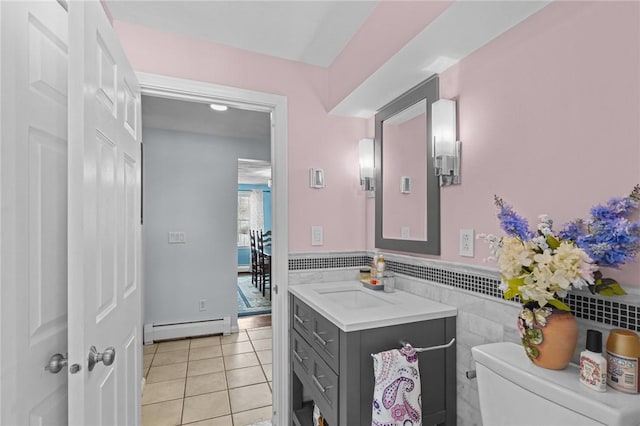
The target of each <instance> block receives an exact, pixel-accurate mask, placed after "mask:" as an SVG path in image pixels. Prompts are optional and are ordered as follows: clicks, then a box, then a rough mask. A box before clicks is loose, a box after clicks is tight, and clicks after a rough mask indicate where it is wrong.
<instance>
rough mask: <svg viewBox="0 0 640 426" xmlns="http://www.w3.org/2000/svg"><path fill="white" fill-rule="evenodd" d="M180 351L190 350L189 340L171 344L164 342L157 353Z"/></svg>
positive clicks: (176, 341) (175, 341)
mask: <svg viewBox="0 0 640 426" xmlns="http://www.w3.org/2000/svg"><path fill="white" fill-rule="evenodd" d="M180 349H189V340H188V339H185V340H174V341H171V342H162V343H160V344H159V345H158V350H157V351H156V352H157V353H160V352H170V351H179V350H180Z"/></svg>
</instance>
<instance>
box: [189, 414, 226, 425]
mask: <svg viewBox="0 0 640 426" xmlns="http://www.w3.org/2000/svg"><path fill="white" fill-rule="evenodd" d="M184 424H185V425H187V424H188V425H189V426H233V421H232V420H231V416H222V417H216V418H215V419H207V420H202V421H200V422H195V423H184Z"/></svg>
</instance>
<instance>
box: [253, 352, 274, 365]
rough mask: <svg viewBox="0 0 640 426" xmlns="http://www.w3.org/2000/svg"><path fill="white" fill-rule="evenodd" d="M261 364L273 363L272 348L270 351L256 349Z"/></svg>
mask: <svg viewBox="0 0 640 426" xmlns="http://www.w3.org/2000/svg"><path fill="white" fill-rule="evenodd" d="M256 355H258V360H260V364H271V363H272V362H273V358H272V353H271V350H268V351H256Z"/></svg>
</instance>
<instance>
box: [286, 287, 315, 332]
mask: <svg viewBox="0 0 640 426" xmlns="http://www.w3.org/2000/svg"><path fill="white" fill-rule="evenodd" d="M291 300H292V303H291V305H292V306H291V307H292V309H291V324H293V329H294V330H297V331H298V332H299V333H300V334H301V335H302V337H304V338H305V339H307V341H309V342H310V341H311V324H312V318H313V314H314V311H313V310H312V309H311V308H310V307H308V306H307V305H306V304H304V303H302V302H301V301H300V300H299V299H298V298H297V297H292V298H291Z"/></svg>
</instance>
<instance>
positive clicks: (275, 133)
mask: <svg viewBox="0 0 640 426" xmlns="http://www.w3.org/2000/svg"><path fill="white" fill-rule="evenodd" d="M136 75H137V77H138V81H139V82H140V88H141V91H142V94H143V95H149V96H156V97H160V98H168V99H180V100H185V101H198V102H223V103H226V104H228V105H232V106H233V105H236V106H240V107H242V108H244V109H250V110H257V111H267V112H271V165H272V188H271V191H272V197H273V198H272V200H273V202H272V207H271V209H272V218H273V219H272V230H273V242H272V244H273V247H272V250H273V263H272V266H271V268H272V271H271V273H272V282H274V283H277V293H276V292H275V291H274V292H272V297H273V300H272V326H273V352H274V353H273V376H274V378H275V380H274V381H273V411H274V417H273V422H274V425H275V426H278V425H280V426H285V425H288V424H289V422H290V419H289V417H290V416H289V410H290V408H289V387H288V383H289V373H290V372H289V352H288V350H289V337H288V336H289V333H288V330H289V322H288V318H289V303H288V300H289V299H288V297H287V295H288V285H289V230H288V206H289V203H288V163H287V161H288V160H287V132H288V127H287V115H288V112H287V97H286V96H283V95H275V94H271V93H265V92H258V91H254V90H248V89H240V88H237V87H229V86H222V85H218V84H212V83H205V82H201V81H194V80H186V79H181V78H175V77H167V76H162V75H158V74H149V73H142V72H138V73H136ZM143 142H144V141H143ZM142 232H143V233H144V227H143V231H142ZM143 286H144V283H143Z"/></svg>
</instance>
